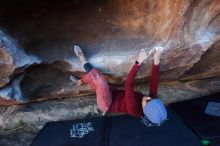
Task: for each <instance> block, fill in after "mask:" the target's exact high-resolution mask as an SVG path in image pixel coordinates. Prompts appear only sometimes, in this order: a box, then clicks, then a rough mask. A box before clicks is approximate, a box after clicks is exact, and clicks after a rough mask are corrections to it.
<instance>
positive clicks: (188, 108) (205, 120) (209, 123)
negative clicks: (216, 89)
mask: <svg viewBox="0 0 220 146" xmlns="http://www.w3.org/2000/svg"><path fill="white" fill-rule="evenodd" d="M210 102H214V103H220V93H217V94H214V95H210V96H206V97H202V98H196V99H191V100H186V101H181V102H177V103H172V104H170V106H169V107H170V108H171V109H172V110H173V111H174V112H176V113H177V114H178V115H179V116H180V117H181V118H182V119H183V120H184V121H185V122H186V123H187V125H188V126H189V127H190V128H191V129H192V130H193V131H194V132H195V133H196V134H197V135H198V136H199V137H200V138H201V139H206V140H212V139H216V138H217V139H218V138H220V117H218V116H213V115H210V114H207V113H205V111H206V108H207V105H208V103H210Z"/></svg>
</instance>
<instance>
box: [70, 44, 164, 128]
mask: <svg viewBox="0 0 220 146" xmlns="http://www.w3.org/2000/svg"><path fill="white" fill-rule="evenodd" d="M74 51H75V54H76V56H77V57H78V58H79V60H80V63H81V64H82V65H83V67H84V69H85V71H86V74H84V75H83V76H82V77H81V80H77V78H76V77H75V76H73V75H70V79H71V80H72V81H73V82H74V83H76V84H78V85H80V84H82V83H84V84H90V85H91V87H92V88H93V89H94V90H95V91H96V99H97V104H98V107H99V108H100V110H101V111H102V112H104V113H105V112H108V113H119V112H120V113H121V112H124V113H127V114H129V115H131V116H135V117H145V118H147V120H148V121H150V122H152V123H153V124H157V125H161V124H162V123H163V122H164V121H165V120H166V118H167V111H166V108H165V106H164V104H163V103H162V101H161V100H160V99H159V98H157V87H158V79H159V63H160V56H161V54H162V52H163V48H162V47H155V49H154V50H153V51H146V50H144V49H141V51H140V52H139V54H138V57H137V60H136V62H135V63H134V65H133V67H132V68H131V70H130V72H129V74H128V76H127V79H126V81H125V91H123V90H117V89H114V90H111V89H110V88H109V85H108V83H107V81H106V79H105V78H104V76H103V75H102V74H101V73H100V72H99V71H98V70H97V69H96V68H94V67H92V66H91V64H90V63H88V62H87V60H86V58H85V56H84V54H83V52H82V50H81V48H80V47H78V46H74ZM152 53H153V66H152V77H151V82H150V92H149V96H145V95H142V94H140V93H138V92H135V91H134V89H133V82H134V78H135V76H136V74H137V72H138V70H139V69H140V67H141V64H142V63H143V61H144V60H145V59H147V58H148V57H149V56H150V55H151V54H152Z"/></svg>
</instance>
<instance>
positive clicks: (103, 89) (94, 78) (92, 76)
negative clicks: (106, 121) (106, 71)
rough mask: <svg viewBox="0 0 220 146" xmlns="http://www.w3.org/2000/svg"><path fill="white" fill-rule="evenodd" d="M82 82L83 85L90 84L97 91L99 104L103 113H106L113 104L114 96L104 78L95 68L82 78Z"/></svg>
mask: <svg viewBox="0 0 220 146" xmlns="http://www.w3.org/2000/svg"><path fill="white" fill-rule="evenodd" d="M81 81H82V82H83V83H86V84H90V85H91V87H92V88H93V89H94V90H95V91H96V100H97V104H98V106H99V108H100V109H101V110H102V111H103V112H106V111H107V110H108V108H109V107H110V105H111V103H112V95H111V92H110V89H109V85H108V83H107V81H106V79H105V78H104V76H103V75H102V74H101V73H100V72H99V71H97V70H96V69H95V68H93V69H92V70H91V71H89V72H88V73H86V74H85V75H84V76H82V78H81Z"/></svg>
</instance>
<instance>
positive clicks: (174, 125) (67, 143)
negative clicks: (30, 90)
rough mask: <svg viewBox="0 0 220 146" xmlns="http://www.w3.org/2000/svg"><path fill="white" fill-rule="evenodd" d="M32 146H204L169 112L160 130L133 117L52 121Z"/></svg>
mask: <svg viewBox="0 0 220 146" xmlns="http://www.w3.org/2000/svg"><path fill="white" fill-rule="evenodd" d="M31 145H32V146H201V143H200V140H199V139H198V138H197V137H196V136H195V135H194V134H193V133H192V131H191V130H190V129H188V128H187V126H185V125H184V123H183V122H182V121H181V120H180V119H179V118H178V117H177V116H176V115H175V114H173V113H172V112H170V111H169V120H168V121H166V122H165V123H164V124H163V125H162V126H160V127H147V126H146V125H145V124H144V123H142V122H141V119H140V118H134V117H131V116H127V115H123V116H113V117H95V118H89V119H84V120H74V121H62V122H50V123H47V124H46V126H45V127H44V128H43V129H42V130H41V132H40V133H39V134H38V136H37V137H36V138H35V140H34V141H33V143H32V144H31Z"/></svg>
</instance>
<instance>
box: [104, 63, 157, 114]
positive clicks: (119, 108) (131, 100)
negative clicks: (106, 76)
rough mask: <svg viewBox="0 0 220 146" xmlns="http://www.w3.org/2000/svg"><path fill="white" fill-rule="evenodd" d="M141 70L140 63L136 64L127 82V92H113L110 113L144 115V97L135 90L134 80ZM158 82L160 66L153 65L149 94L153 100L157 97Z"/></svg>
mask: <svg viewBox="0 0 220 146" xmlns="http://www.w3.org/2000/svg"><path fill="white" fill-rule="evenodd" d="M139 69H140V65H139V64H138V63H135V64H134V65H133V67H132V69H131V70H130V72H129V74H128V76H127V79H126V82H125V91H123V90H117V89H115V90H113V92H112V103H111V105H110V107H109V110H108V112H113V113H116V112H117V113H118V112H124V113H127V114H129V115H132V116H136V117H140V116H142V115H143V110H142V104H141V102H142V97H143V96H144V95H142V94H140V93H138V92H135V91H134V89H133V82H134V78H135V76H136V74H137V72H138V70H139ZM158 80H159V65H153V67H152V75H151V82H150V92H149V96H150V97H151V98H155V97H157V87H158Z"/></svg>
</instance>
